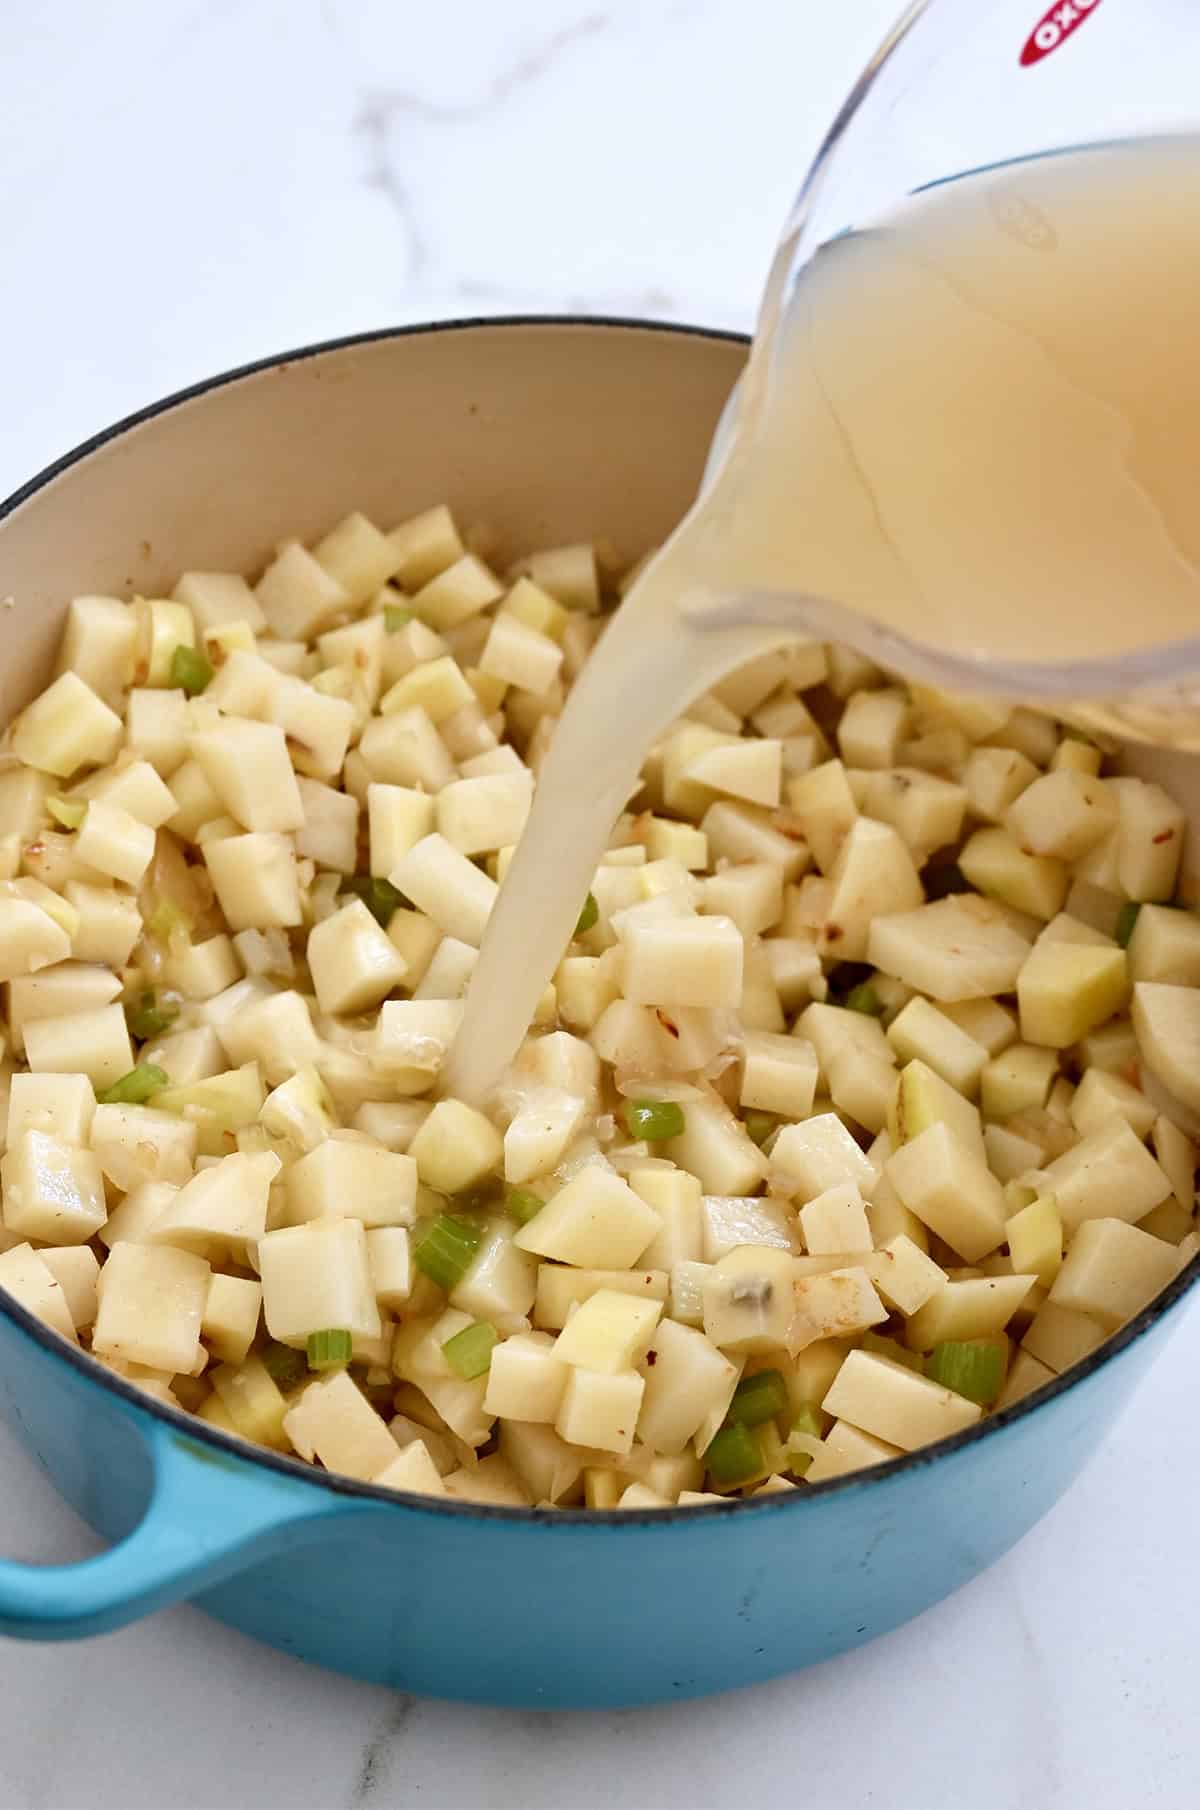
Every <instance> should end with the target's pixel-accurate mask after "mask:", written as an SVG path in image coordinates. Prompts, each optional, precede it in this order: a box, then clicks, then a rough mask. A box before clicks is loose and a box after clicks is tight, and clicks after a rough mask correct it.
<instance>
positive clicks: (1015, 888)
mask: <svg viewBox="0 0 1200 1810" xmlns="http://www.w3.org/2000/svg"><path fill="white" fill-rule="evenodd" d="M958 865H959V867H960V868H961V869H962V871H963V873H964V874H965V875H966V877H967V879H968V880H969V881H970V882H971V885H972V886H974V887H975V888H976V889H977V890H978V891H979V892H981V893H983V894H984V896H985V897H986V898H991V899H999V900H1000V901H1001V902H1002V903H1003V904H1005V905H1011V906H1012V907H1013V908H1014V909H1015V910H1017V911H1024V912H1028V913H1029V914H1030V915H1031V916H1032V917H1036V918H1043V919H1049V918H1052V917H1053V916H1054V914H1055V913H1056V912H1058V911H1061V910H1062V906H1063V900H1064V899H1065V898H1066V896H1067V887H1068V885H1069V884H1070V876H1069V875H1068V873H1067V869H1066V866H1065V864H1064V863H1063V862H1062V861H1058V860H1055V859H1053V858H1052V857H1051V856H1049V855H1031V854H1027V853H1026V852H1025V850H1024V849H1023V848H1022V847H1021V846H1020V845H1019V844H1018V843H1017V842H1016V841H1015V840H1014V839H1013V837H1012V836H1011V835H1010V834H1009V833H1008V831H1007V830H1001V829H984V830H976V831H975V833H974V835H973V836H971V837H969V838H968V840H967V842H966V843H965V844H964V845H963V848H962V850H961V852H960V854H959V857H958Z"/></svg>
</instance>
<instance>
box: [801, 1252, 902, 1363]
mask: <svg viewBox="0 0 1200 1810" xmlns="http://www.w3.org/2000/svg"><path fill="white" fill-rule="evenodd" d="M793 1290H794V1296H795V1313H794V1315H793V1317H792V1322H791V1326H790V1328H789V1331H788V1334H787V1338H786V1340H785V1341H784V1342H785V1343H786V1345H787V1349H788V1350H789V1351H790V1352H791V1353H792V1354H793V1355H795V1354H796V1353H798V1352H803V1351H804V1350H805V1348H806V1347H807V1346H810V1345H813V1344H815V1343H816V1342H817V1341H818V1340H824V1339H850V1338H854V1337H856V1336H857V1335H858V1334H859V1333H862V1332H866V1331H867V1330H868V1329H869V1328H870V1327H872V1326H878V1325H880V1324H881V1322H882V1321H884V1320H886V1319H887V1317H888V1315H887V1308H886V1307H885V1306H884V1305H883V1302H882V1301H881V1300H880V1299H879V1296H878V1295H877V1294H876V1292H875V1288H874V1286H873V1284H872V1282H871V1278H870V1276H869V1275H868V1273H867V1271H866V1270H865V1269H864V1268H863V1267H862V1266H861V1265H858V1264H853V1265H850V1266H849V1267H847V1268H845V1269H836V1270H827V1271H825V1273H824V1274H822V1275H817V1276H801V1277H798V1278H797V1280H796V1281H795V1283H794V1284H793Z"/></svg>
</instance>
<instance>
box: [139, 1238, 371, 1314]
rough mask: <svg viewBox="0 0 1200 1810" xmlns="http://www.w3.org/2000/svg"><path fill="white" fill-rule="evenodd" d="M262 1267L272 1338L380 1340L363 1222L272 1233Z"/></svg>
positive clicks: (263, 1244)
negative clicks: (325, 1334)
mask: <svg viewBox="0 0 1200 1810" xmlns="http://www.w3.org/2000/svg"><path fill="white" fill-rule="evenodd" d="M110 1261H111V1260H110ZM258 1265H259V1272H260V1274H261V1276H262V1286H263V1314H264V1316H265V1318H266V1323H267V1331H268V1332H269V1333H270V1335H271V1337H272V1338H273V1339H280V1340H281V1341H282V1342H283V1343H284V1344H285V1345H303V1344H304V1343H305V1341H306V1340H307V1338H308V1335H309V1333H310V1332H322V1331H325V1330H327V1329H329V1328H344V1329H345V1330H346V1331H347V1332H351V1333H359V1334H361V1335H362V1336H363V1337H364V1338H377V1337H378V1335H379V1330H380V1320H379V1309H378V1307H377V1306H376V1304H375V1296H374V1292H373V1291H372V1288H371V1271H370V1265H369V1263H368V1261H367V1234H366V1229H365V1227H364V1226H363V1223H362V1221H361V1220H360V1219H350V1218H337V1219H314V1220H312V1221H310V1222H309V1223H308V1224H307V1225H300V1226H285V1227H283V1228H282V1229H281V1230H279V1231H275V1232H268V1233H267V1234H266V1236H265V1237H262V1238H260V1239H259V1242H258Z"/></svg>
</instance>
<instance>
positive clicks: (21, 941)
mask: <svg viewBox="0 0 1200 1810" xmlns="http://www.w3.org/2000/svg"><path fill="white" fill-rule="evenodd" d="M70 953H71V937H70V935H69V934H68V933H67V931H66V930H65V929H64V928H63V926H62V925H61V924H60V923H58V922H57V921H56V920H55V919H54V918H53V917H51V915H50V913H49V912H48V911H44V910H43V909H42V907H41V906H40V905H35V904H34V903H33V901H32V900H30V899H24V898H19V897H9V898H0V980H15V979H17V977H18V976H19V975H24V974H36V973H37V971H38V970H39V969H40V968H48V967H51V966H52V965H53V964H54V963H55V962H61V961H65V960H66V959H67V957H68V956H69V955H70Z"/></svg>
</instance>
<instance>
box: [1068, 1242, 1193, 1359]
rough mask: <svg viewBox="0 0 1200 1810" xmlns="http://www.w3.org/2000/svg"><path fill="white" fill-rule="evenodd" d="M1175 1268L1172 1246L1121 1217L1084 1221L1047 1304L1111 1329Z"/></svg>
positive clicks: (1152, 1294)
mask: <svg viewBox="0 0 1200 1810" xmlns="http://www.w3.org/2000/svg"><path fill="white" fill-rule="evenodd" d="M1177 1269H1178V1259H1177V1257H1176V1254H1175V1252H1174V1250H1173V1249H1172V1247H1171V1246H1170V1245H1168V1244H1165V1243H1164V1242H1163V1240H1162V1239H1161V1238H1152V1237H1151V1235H1150V1234H1149V1232H1144V1231H1141V1230H1139V1228H1138V1227H1137V1226H1132V1225H1128V1224H1127V1223H1126V1222H1125V1221H1124V1220H1123V1219H1088V1220H1086V1221H1085V1222H1084V1223H1083V1224H1082V1225H1081V1226H1080V1227H1079V1228H1078V1230H1077V1231H1076V1234H1075V1236H1074V1238H1073V1239H1072V1240H1071V1248H1070V1250H1069V1251H1068V1252H1067V1254H1066V1257H1065V1258H1064V1260H1063V1265H1062V1268H1061V1269H1060V1270H1059V1272H1058V1275H1057V1276H1056V1277H1055V1279H1054V1282H1053V1284H1052V1286H1051V1289H1050V1302H1051V1304H1052V1305H1053V1306H1055V1307H1065V1308H1070V1309H1071V1310H1072V1311H1074V1312H1076V1313H1082V1314H1087V1315H1089V1316H1090V1317H1091V1318H1092V1319H1094V1320H1098V1321H1099V1322H1100V1324H1101V1325H1102V1326H1103V1327H1105V1329H1106V1330H1107V1331H1110V1332H1111V1331H1115V1330H1116V1328H1117V1327H1118V1326H1122V1325H1124V1323H1125V1321H1126V1320H1131V1319H1133V1317H1134V1315H1135V1314H1137V1313H1139V1312H1140V1311H1141V1309H1142V1308H1143V1307H1145V1306H1146V1305H1147V1303H1148V1302H1150V1301H1152V1300H1153V1299H1154V1297H1155V1295H1156V1294H1158V1292H1159V1290H1160V1289H1163V1288H1165V1287H1166V1286H1167V1284H1168V1282H1173V1281H1174V1279H1175V1275H1176V1271H1177Z"/></svg>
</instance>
